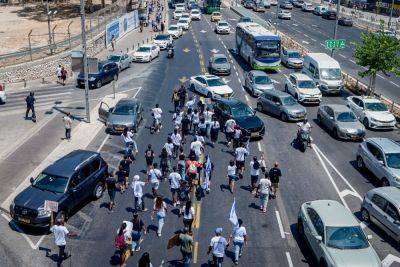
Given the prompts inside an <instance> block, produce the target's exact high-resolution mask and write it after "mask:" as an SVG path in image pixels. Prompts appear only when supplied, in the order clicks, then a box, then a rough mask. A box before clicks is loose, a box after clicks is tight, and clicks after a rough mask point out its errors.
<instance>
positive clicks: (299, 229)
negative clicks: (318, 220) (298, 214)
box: [297, 218, 304, 238]
mask: <svg viewBox="0 0 400 267" xmlns="http://www.w3.org/2000/svg"><path fill="white" fill-rule="evenodd" d="M297 233H298V234H299V236H300V238H304V225H303V221H302V220H301V219H300V218H299V219H297Z"/></svg>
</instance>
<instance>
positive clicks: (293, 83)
mask: <svg viewBox="0 0 400 267" xmlns="http://www.w3.org/2000/svg"><path fill="white" fill-rule="evenodd" d="M285 92H286V93H289V94H291V95H292V96H294V98H296V100H297V101H299V102H301V103H316V104H319V103H320V102H321V98H322V94H321V91H320V90H319V89H318V86H317V85H316V84H315V82H314V81H313V79H311V78H310V77H308V76H307V75H306V74H303V73H292V74H290V75H289V77H287V78H286V81H285Z"/></svg>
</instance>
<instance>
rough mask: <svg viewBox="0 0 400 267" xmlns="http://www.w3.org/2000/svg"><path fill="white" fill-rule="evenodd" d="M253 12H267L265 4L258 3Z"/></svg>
mask: <svg viewBox="0 0 400 267" xmlns="http://www.w3.org/2000/svg"><path fill="white" fill-rule="evenodd" d="M253 11H255V12H265V7H264V4H263V3H257V4H254V5H253Z"/></svg>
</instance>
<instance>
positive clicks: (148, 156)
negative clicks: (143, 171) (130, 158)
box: [144, 144, 155, 171]
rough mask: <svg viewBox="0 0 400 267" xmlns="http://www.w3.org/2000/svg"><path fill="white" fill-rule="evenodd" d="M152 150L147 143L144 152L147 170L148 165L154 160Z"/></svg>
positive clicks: (148, 168)
mask: <svg viewBox="0 0 400 267" xmlns="http://www.w3.org/2000/svg"><path fill="white" fill-rule="evenodd" d="M154 156H155V155H154V151H153V149H151V145H150V144H149V145H147V149H146V151H145V152H144V157H145V158H146V167H147V171H149V170H150V167H151V166H152V165H153V161H154Z"/></svg>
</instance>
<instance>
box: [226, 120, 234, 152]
mask: <svg viewBox="0 0 400 267" xmlns="http://www.w3.org/2000/svg"><path fill="white" fill-rule="evenodd" d="M235 125H236V122H235V120H234V119H232V117H229V119H228V120H227V121H226V122H225V137H226V141H227V142H228V143H227V146H228V147H229V146H230V145H231V142H232V139H233V135H234V133H235Z"/></svg>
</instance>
